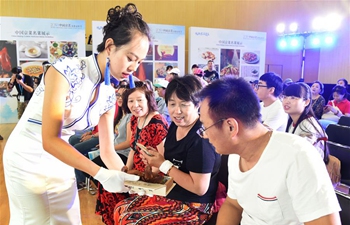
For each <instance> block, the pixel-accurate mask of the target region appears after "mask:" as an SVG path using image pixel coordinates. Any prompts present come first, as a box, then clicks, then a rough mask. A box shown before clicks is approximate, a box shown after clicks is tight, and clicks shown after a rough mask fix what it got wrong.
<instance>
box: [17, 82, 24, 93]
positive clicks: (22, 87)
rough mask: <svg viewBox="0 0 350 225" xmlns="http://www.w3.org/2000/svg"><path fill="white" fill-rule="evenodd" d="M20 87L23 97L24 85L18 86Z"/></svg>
mask: <svg viewBox="0 0 350 225" xmlns="http://www.w3.org/2000/svg"><path fill="white" fill-rule="evenodd" d="M18 86H19V89H20V90H21V95H23V87H22V85H20V84H18Z"/></svg>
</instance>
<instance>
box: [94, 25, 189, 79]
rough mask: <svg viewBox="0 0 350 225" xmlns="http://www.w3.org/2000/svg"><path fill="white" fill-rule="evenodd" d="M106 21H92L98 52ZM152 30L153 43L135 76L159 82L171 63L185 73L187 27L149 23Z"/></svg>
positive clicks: (95, 51) (95, 45)
mask: <svg viewBox="0 0 350 225" xmlns="http://www.w3.org/2000/svg"><path fill="white" fill-rule="evenodd" d="M105 25H106V22H104V21H93V22H92V47H93V50H92V51H93V53H97V50H96V49H97V46H98V45H99V44H100V43H101V42H102V40H103V27H104V26H105ZM148 25H149V27H150V30H151V38H152V41H151V44H150V47H149V50H148V53H147V56H146V58H145V60H144V61H143V62H142V63H141V65H140V66H139V68H138V70H137V71H136V72H135V73H134V76H136V77H138V78H139V79H140V80H146V79H148V80H150V81H152V82H157V79H164V78H165V76H166V67H167V66H168V65H171V66H173V67H177V68H179V69H180V71H181V74H180V75H181V76H182V75H184V74H185V71H184V69H185V27H184V26H174V25H162V24H148Z"/></svg>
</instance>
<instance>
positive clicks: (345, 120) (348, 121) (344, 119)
mask: <svg viewBox="0 0 350 225" xmlns="http://www.w3.org/2000/svg"><path fill="white" fill-rule="evenodd" d="M338 124H339V125H342V126H347V127H350V116H341V117H340V119H339V121H338Z"/></svg>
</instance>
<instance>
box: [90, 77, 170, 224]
mask: <svg viewBox="0 0 350 225" xmlns="http://www.w3.org/2000/svg"><path fill="white" fill-rule="evenodd" d="M135 86H136V87H135V88H132V89H128V90H126V91H125V92H124V93H123V96H122V98H123V104H122V107H123V110H124V111H125V112H126V113H132V116H131V119H130V129H131V140H130V146H131V151H130V152H129V155H128V159H127V163H126V166H127V168H128V170H138V171H140V172H144V171H145V164H144V162H143V161H142V159H141V157H140V148H139V147H138V146H136V143H140V144H143V145H144V146H151V147H153V148H157V146H158V145H160V144H161V143H162V142H163V140H164V138H165V136H166V135H167V133H168V125H167V122H166V121H165V119H164V118H163V116H161V115H160V114H159V113H158V112H157V111H156V109H157V105H156V100H155V98H154V94H153V91H151V90H150V89H149V88H148V87H147V85H146V84H145V83H144V82H142V81H136V82H135ZM127 197H128V196H126V195H125V194H120V193H115V194H111V193H109V192H107V191H105V190H104V189H103V188H99V197H98V198H99V199H100V205H99V209H97V211H96V213H97V214H100V215H101V216H102V221H103V222H104V223H105V224H107V225H113V224H114V223H115V221H114V218H113V211H114V207H115V205H116V204H117V203H118V202H119V201H121V200H123V199H125V198H127Z"/></svg>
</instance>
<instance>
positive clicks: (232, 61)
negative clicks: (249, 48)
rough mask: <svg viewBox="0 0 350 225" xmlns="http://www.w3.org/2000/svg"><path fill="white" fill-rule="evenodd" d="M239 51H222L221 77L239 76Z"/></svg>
mask: <svg viewBox="0 0 350 225" xmlns="http://www.w3.org/2000/svg"><path fill="white" fill-rule="evenodd" d="M240 53H241V51H240V50H239V49H221V53H220V76H221V77H223V76H228V75H231V76H237V77H238V76H239V67H240V63H239V58H240Z"/></svg>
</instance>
